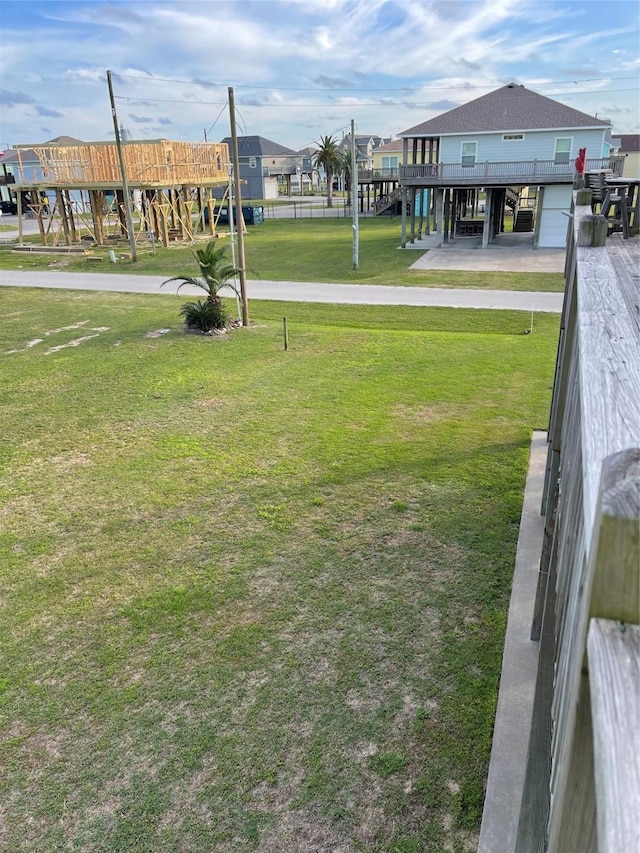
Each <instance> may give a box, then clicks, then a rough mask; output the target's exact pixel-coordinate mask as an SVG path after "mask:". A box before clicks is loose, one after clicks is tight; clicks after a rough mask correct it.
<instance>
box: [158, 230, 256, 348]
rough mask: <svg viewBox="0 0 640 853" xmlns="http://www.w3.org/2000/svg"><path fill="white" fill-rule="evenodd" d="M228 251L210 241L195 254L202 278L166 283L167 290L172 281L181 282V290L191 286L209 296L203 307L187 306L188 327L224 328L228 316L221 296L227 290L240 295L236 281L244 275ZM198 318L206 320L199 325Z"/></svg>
mask: <svg viewBox="0 0 640 853" xmlns="http://www.w3.org/2000/svg"><path fill="white" fill-rule="evenodd" d="M226 251H227V247H226V246H218V245H216V242H215V241H214V240H210V241H209V242H208V243H207V244H206V246H204V247H203V248H202V249H198V250H197V251H196V252H194V253H193V255H194V257H195V259H196V261H197V262H198V266H199V267H200V275H199V276H190V275H176V276H173V278H168V279H167V280H166V281H163V282H162V284H161V285H160V286H161V287H164V285H165V284H169V282H171V281H179V282H180V284H179V285H178V290H180V288H182V287H184V286H185V285H187V284H190V285H192V286H193V287H199V288H200V290H204V292H205V293H206V294H207V299H206V302H205V303H200V300H198V302H187V303H186V304H185V305H183V306H182V309H181V311H180V313H181V314H183V316H184V317H185V319H186V322H187V325H188V326H195V327H196V328H202V326H203V324H205V325H206V326H207V328H202V331H209V330H210V329H222V328H224V326H225V324H226V321H227V312H226V310H225V308H224V305H223V303H222V299H221V298H220V295H219V294H220V291H221V290H223V289H224V288H225V287H228V288H230V289H231V290H233V291H234V293H236V294H237V293H238V289H237V287H236V285H235V283H234V281H233V279H234V277H235V276H236V275H238V273H239V272H240V271H239V270H238V269H237V268H236V267H234V266H233V264H230V263H229V262H228V261H227V259H226V257H225V254H226ZM196 308H198V309H199V310H196ZM198 316H200V317H201V318H202V319H201V321H199V322H196V318H197V317H198Z"/></svg>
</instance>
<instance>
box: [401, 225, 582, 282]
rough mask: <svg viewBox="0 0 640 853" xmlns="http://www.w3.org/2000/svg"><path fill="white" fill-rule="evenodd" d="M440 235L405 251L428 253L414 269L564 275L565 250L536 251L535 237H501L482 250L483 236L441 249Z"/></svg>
mask: <svg viewBox="0 0 640 853" xmlns="http://www.w3.org/2000/svg"><path fill="white" fill-rule="evenodd" d="M438 240H439V238H438V235H437V234H428V235H426V236H424V237H423V238H422V239H421V240H416V241H415V243H407V246H406V248H407V249H412V250H416V249H417V250H420V251H423V252H425V254H424V255H422V257H420V258H418V260H417V261H416V262H415V263H414V264H412V265H411V267H410V269H412V270H473V271H479V272H559V273H562V272H564V259H565V250H564V249H534V248H533V234H530V233H529V234H499V235H498V236H497V237H496V238H495V240H494V241H493V242H492V243H491V245H490V246H489V247H488V248H486V249H483V248H482V237H459V238H456V239H455V240H450V241H449V242H448V243H445V244H444V245H443V246H441V247H440V248H438Z"/></svg>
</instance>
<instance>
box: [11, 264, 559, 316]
mask: <svg viewBox="0 0 640 853" xmlns="http://www.w3.org/2000/svg"><path fill="white" fill-rule="evenodd" d="M163 280H164V279H163V277H162V276H155V275H115V274H105V273H64V272H42V271H33V272H31V271H26V272H22V271H13V270H0V285H2V286H5V287H53V288H60V289H63V290H106V291H112V292H115V293H149V294H164V295H167V294H170V293H172V292H175V291H172V289H171V286H170V285H169V286H167V287H165V288H162V289H161V288H160V284H161V283H162V281H163ZM180 293H181V295H198V294H200V295H201V293H202V292H201V291H198V290H196V289H195V288H194V289H190V288H188V287H184V288H182V290H181V291H180ZM248 296H249V299H274V300H277V301H290V302H328V303H332V304H333V303H341V304H349V305H421V306H433V305H438V306H442V307H447V308H496V309H506V310H513V311H536V312H544V313H553V314H557V313H560V311H561V310H562V300H563V294H562V293H530V292H523V291H513V290H466V289H465V290H462V289H454V288H441V287H388V286H385V285H369V284H323V283H321V282H303V281H263V280H250V281H249V282H248Z"/></svg>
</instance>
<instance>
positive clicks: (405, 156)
mask: <svg viewBox="0 0 640 853" xmlns="http://www.w3.org/2000/svg"><path fill="white" fill-rule="evenodd" d="M402 162H403V163H404V165H405V167H406V166H407V164H408V162H409V140H408V139H407V138H406V137H405V138H404V139H403V140H402ZM405 180H406V178H405ZM401 204H402V236H401V238H400V246H401V247H402V248H403V249H404V248H405V247H406V245H407V186H406V184H405V182H404V181H403V183H402V192H401Z"/></svg>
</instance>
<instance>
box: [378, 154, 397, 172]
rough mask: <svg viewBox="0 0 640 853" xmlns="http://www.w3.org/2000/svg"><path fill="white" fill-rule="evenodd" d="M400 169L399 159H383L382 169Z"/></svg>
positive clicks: (390, 157)
mask: <svg viewBox="0 0 640 853" xmlns="http://www.w3.org/2000/svg"><path fill="white" fill-rule="evenodd" d="M397 168H398V158H397V157H392V156H389V157H383V158H382V169H397Z"/></svg>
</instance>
